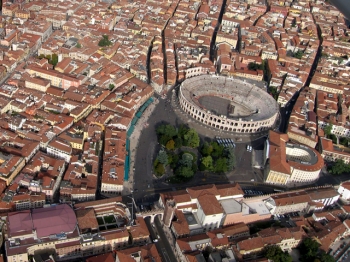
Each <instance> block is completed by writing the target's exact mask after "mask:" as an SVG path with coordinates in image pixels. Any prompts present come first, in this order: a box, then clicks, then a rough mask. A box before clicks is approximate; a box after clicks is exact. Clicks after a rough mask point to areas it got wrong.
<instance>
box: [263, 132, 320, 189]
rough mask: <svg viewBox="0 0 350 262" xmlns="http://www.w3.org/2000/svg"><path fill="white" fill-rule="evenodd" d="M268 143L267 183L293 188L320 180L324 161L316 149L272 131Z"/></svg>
mask: <svg viewBox="0 0 350 262" xmlns="http://www.w3.org/2000/svg"><path fill="white" fill-rule="evenodd" d="M266 143H267V145H266V154H265V162H266V167H265V171H264V172H265V174H264V180H265V182H266V183H269V184H275V185H283V186H290V187H291V186H296V185H305V184H312V183H314V182H315V181H317V180H318V178H319V174H320V171H321V169H322V167H323V166H324V161H323V158H322V156H321V155H320V153H318V152H317V151H316V150H315V149H313V148H310V147H308V146H305V145H300V144H296V143H293V142H291V141H290V140H289V136H288V135H287V134H281V133H277V132H275V131H270V133H269V138H268V140H267V142H266Z"/></svg>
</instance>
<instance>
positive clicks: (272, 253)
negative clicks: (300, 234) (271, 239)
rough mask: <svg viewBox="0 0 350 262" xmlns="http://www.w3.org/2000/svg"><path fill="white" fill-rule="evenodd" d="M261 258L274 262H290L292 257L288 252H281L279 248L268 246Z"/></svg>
mask: <svg viewBox="0 0 350 262" xmlns="http://www.w3.org/2000/svg"><path fill="white" fill-rule="evenodd" d="M263 256H264V257H266V258H268V259H270V260H272V261H274V262H292V261H293V259H292V257H291V256H290V255H289V254H288V252H283V251H282V249H281V248H280V247H279V246H276V245H269V246H266V247H265V248H264V250H263Z"/></svg>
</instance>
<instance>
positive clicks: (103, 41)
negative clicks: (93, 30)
mask: <svg viewBox="0 0 350 262" xmlns="http://www.w3.org/2000/svg"><path fill="white" fill-rule="evenodd" d="M111 44H112V42H111V41H109V39H108V35H103V36H102V39H101V40H100V41H99V42H98V46H101V47H104V46H110V45H111Z"/></svg>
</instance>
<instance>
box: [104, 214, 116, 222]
mask: <svg viewBox="0 0 350 262" xmlns="http://www.w3.org/2000/svg"><path fill="white" fill-rule="evenodd" d="M104 219H105V222H106V224H111V223H115V222H116V221H115V218H114V216H112V215H111V216H105V217H104Z"/></svg>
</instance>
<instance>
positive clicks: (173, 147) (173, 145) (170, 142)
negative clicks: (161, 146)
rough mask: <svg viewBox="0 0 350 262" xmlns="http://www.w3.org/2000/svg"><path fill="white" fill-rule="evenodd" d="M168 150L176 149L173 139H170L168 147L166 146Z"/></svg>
mask: <svg viewBox="0 0 350 262" xmlns="http://www.w3.org/2000/svg"><path fill="white" fill-rule="evenodd" d="M165 147H166V149H168V150H174V149H175V142H174V140H173V139H170V140H169V141H168V142H167V143H166V145H165Z"/></svg>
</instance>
